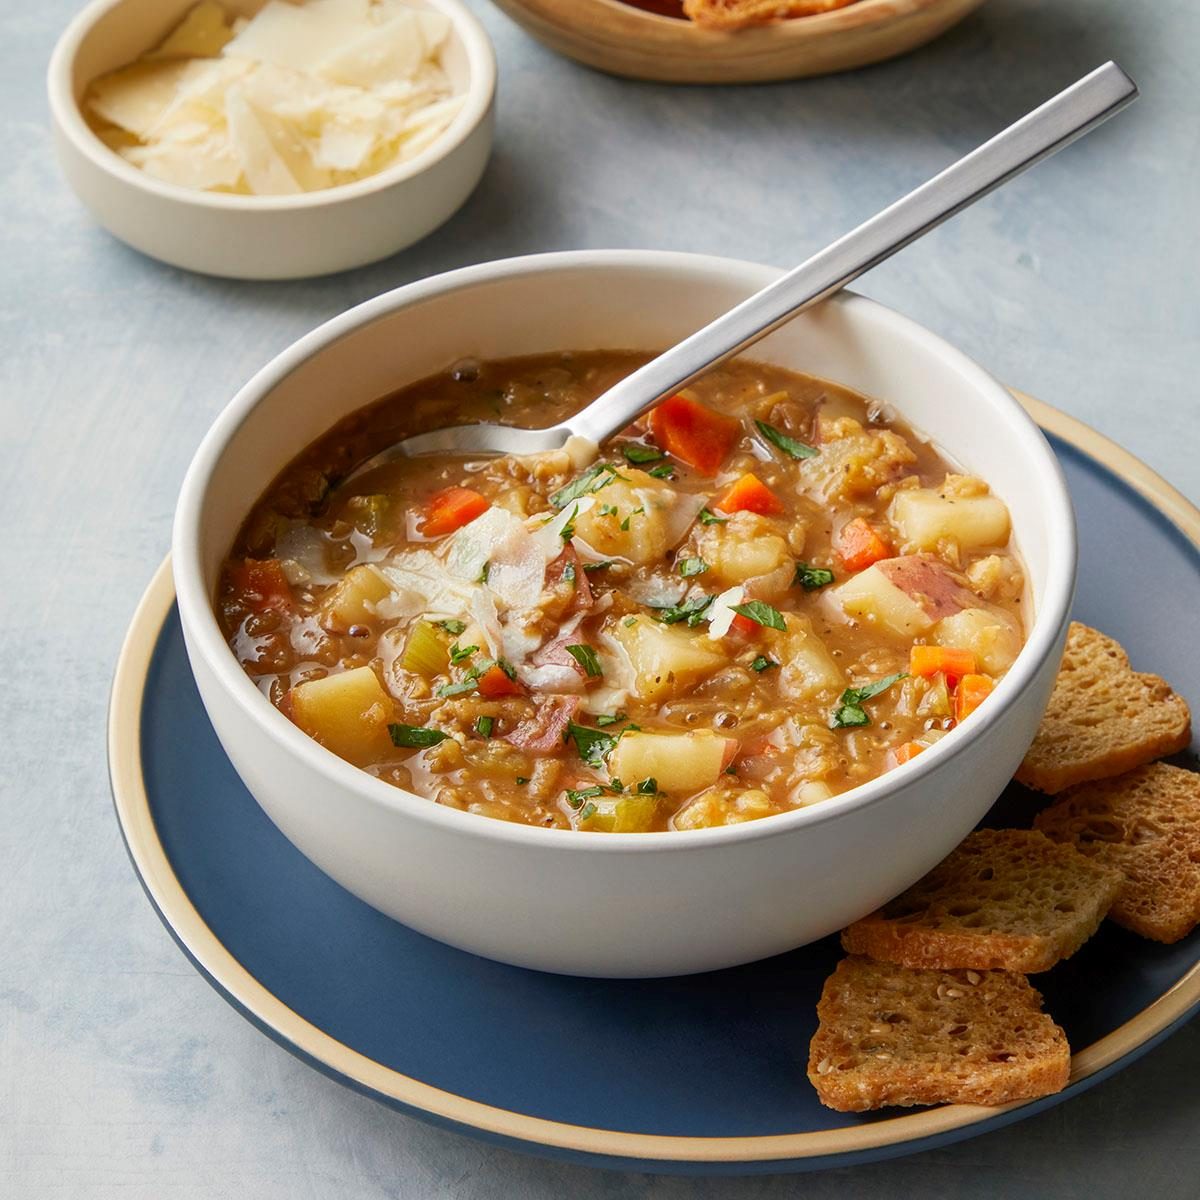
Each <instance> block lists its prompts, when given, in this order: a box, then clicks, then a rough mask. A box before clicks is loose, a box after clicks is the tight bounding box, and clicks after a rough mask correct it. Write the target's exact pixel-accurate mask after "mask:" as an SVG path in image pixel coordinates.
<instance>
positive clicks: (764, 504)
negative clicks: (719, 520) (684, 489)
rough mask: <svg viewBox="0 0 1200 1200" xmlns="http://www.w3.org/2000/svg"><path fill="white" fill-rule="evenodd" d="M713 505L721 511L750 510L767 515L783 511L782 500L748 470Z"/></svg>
mask: <svg viewBox="0 0 1200 1200" xmlns="http://www.w3.org/2000/svg"><path fill="white" fill-rule="evenodd" d="M713 505H714V506H715V507H716V508H719V509H720V510H721V511H722V512H727V513H735V512H752V513H759V514H761V515H762V516H764V517H769V516H771V515H772V514H774V513H781V512H783V502H782V501H781V500H780V499H779V497H778V496H776V495H775V493H774V492H773V491H771V489H770V488H769V487H767V485H766V484H765V483H763V482H762V480H761V479H759V478H758V476H757V475H753V474H751V473H750V472H749V471H747V472H746V474H745V475H743V476H742V477H741V479H739V480H737V481H736V482H735V483H732V484H730V486H729V487H728V488H727V489H726V491H725V492H723V493H722V494H721V495H720V496H719V497H718V498H717V499H716V500H714V501H713Z"/></svg>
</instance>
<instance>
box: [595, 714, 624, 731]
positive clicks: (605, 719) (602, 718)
mask: <svg viewBox="0 0 1200 1200" xmlns="http://www.w3.org/2000/svg"><path fill="white" fill-rule="evenodd" d="M624 720H625V714H624V713H623V712H619V713H601V714H600V715H599V716H598V717H597V718H596V724H597V725H599V726H601V727H602V728H603V727H604V726H605V725H615V724H616V723H617V722H618V721H624Z"/></svg>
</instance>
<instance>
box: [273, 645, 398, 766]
mask: <svg viewBox="0 0 1200 1200" xmlns="http://www.w3.org/2000/svg"><path fill="white" fill-rule="evenodd" d="M288 695H289V697H290V700H291V710H292V718H293V719H294V720H295V722H296V724H297V725H299V726H300V728H301V729H303V730H304V732H305V733H307V734H308V735H309V737H311V738H315V739H316V740H317V741H318V742H320V743H321V745H322V746H325V747H327V748H328V749H330V750H332V751H333V752H334V754H336V755H338V756H339V757H341V758H344V759H346V761H347V762H352V763H355V764H356V765H358V766H365V765H367V764H368V763H372V762H376V761H378V760H379V759H380V758H382V757H383V756H384V755H386V754H387V752H388V751H389V750H390V749H391V745H392V739H391V737H390V735H389V734H388V722H389V721H391V720H392V719H393V711H394V710H393V705H392V698H391V697H390V696H389V695H388V694H387V692H385V691H384V690H383V685H382V684H381V683H380V682H379V678H378V676H377V675H376V674H375V672H374V671H372V670H371V668H370V667H356V668H355V669H354V670H353V671H343V672H342V673H341V674H340V675H327V676H326V677H325V678H324V679H311V680H309V681H308V682H307V683H300V684H297V685H296V686H295V687H294V688H292V690H291V691H290V692H289V693H288Z"/></svg>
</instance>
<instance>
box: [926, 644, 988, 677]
mask: <svg viewBox="0 0 1200 1200" xmlns="http://www.w3.org/2000/svg"><path fill="white" fill-rule="evenodd" d="M978 669H979V668H978V666H977V665H976V662H975V655H974V654H972V653H971V651H970V650H958V649H955V648H954V647H953V646H914V647H913V648H912V649H911V650H910V651H909V654H908V673H909V674H910V675H922V676H924V677H925V678H926V679H928V678H930V677H931V676H933V675H936V674H937V673H938V672H939V671H941V672H942V673H943V674H944V675H945V676H946V678H947V679H962V678H963V676H965V675H974V674H975V672H976V671H977V670H978Z"/></svg>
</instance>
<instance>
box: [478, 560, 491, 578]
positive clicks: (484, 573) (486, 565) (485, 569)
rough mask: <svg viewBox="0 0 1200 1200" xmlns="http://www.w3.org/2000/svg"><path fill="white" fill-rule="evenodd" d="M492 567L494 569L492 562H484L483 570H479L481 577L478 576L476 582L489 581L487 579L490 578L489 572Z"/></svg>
mask: <svg viewBox="0 0 1200 1200" xmlns="http://www.w3.org/2000/svg"><path fill="white" fill-rule="evenodd" d="M491 569H492V564H491V563H487V562H485V563H484V564H483V570H482V571H480V572H479V578H478V579H476V580H475V582H476V583H487V579H488V572H489V571H490V570H491Z"/></svg>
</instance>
